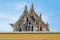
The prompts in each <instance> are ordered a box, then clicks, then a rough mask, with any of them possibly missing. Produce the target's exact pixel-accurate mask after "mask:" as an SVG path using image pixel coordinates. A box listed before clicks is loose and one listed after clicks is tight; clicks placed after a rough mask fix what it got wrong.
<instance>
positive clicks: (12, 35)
mask: <svg viewBox="0 0 60 40" xmlns="http://www.w3.org/2000/svg"><path fill="white" fill-rule="evenodd" d="M0 40H60V33H59V32H1V33H0Z"/></svg>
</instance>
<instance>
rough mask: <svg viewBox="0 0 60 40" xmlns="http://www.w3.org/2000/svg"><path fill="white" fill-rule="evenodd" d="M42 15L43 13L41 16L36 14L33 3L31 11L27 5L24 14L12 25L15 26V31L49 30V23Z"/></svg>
mask: <svg viewBox="0 0 60 40" xmlns="http://www.w3.org/2000/svg"><path fill="white" fill-rule="evenodd" d="M41 16H42V15H41V14H40V16H38V15H37V14H36V12H35V10H34V6H33V4H32V5H31V8H30V11H29V12H28V10H27V5H25V8H24V11H23V14H22V15H21V16H20V18H19V19H18V20H17V21H16V22H15V23H14V24H10V25H11V26H12V27H13V31H49V27H48V23H47V24H45V23H44V22H43V21H42V17H41Z"/></svg>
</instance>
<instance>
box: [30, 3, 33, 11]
mask: <svg viewBox="0 0 60 40" xmlns="http://www.w3.org/2000/svg"><path fill="white" fill-rule="evenodd" d="M30 10H31V11H32V10H34V6H33V3H32V5H31V9H30Z"/></svg>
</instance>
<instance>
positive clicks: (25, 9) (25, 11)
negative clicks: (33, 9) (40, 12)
mask: <svg viewBox="0 0 60 40" xmlns="http://www.w3.org/2000/svg"><path fill="white" fill-rule="evenodd" d="M27 12H28V10H27V5H25V8H24V13H27Z"/></svg>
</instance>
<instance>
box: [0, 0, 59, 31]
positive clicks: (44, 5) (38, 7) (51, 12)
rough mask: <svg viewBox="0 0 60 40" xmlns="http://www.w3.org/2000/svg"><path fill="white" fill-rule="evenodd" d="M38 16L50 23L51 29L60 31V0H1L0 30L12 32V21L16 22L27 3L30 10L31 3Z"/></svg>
mask: <svg viewBox="0 0 60 40" xmlns="http://www.w3.org/2000/svg"><path fill="white" fill-rule="evenodd" d="M32 3H33V4H34V9H35V11H36V13H37V14H38V16H39V15H40V13H41V14H42V20H43V21H44V22H45V23H47V22H48V24H49V29H50V31H51V32H52V31H54V32H55V31H58V32H60V0H0V32H12V30H13V29H12V27H11V26H10V25H9V24H10V23H15V22H16V21H17V20H18V19H19V17H20V16H21V15H22V13H23V11H24V6H25V5H26V4H27V6H28V11H29V10H30V8H31V4H32Z"/></svg>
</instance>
